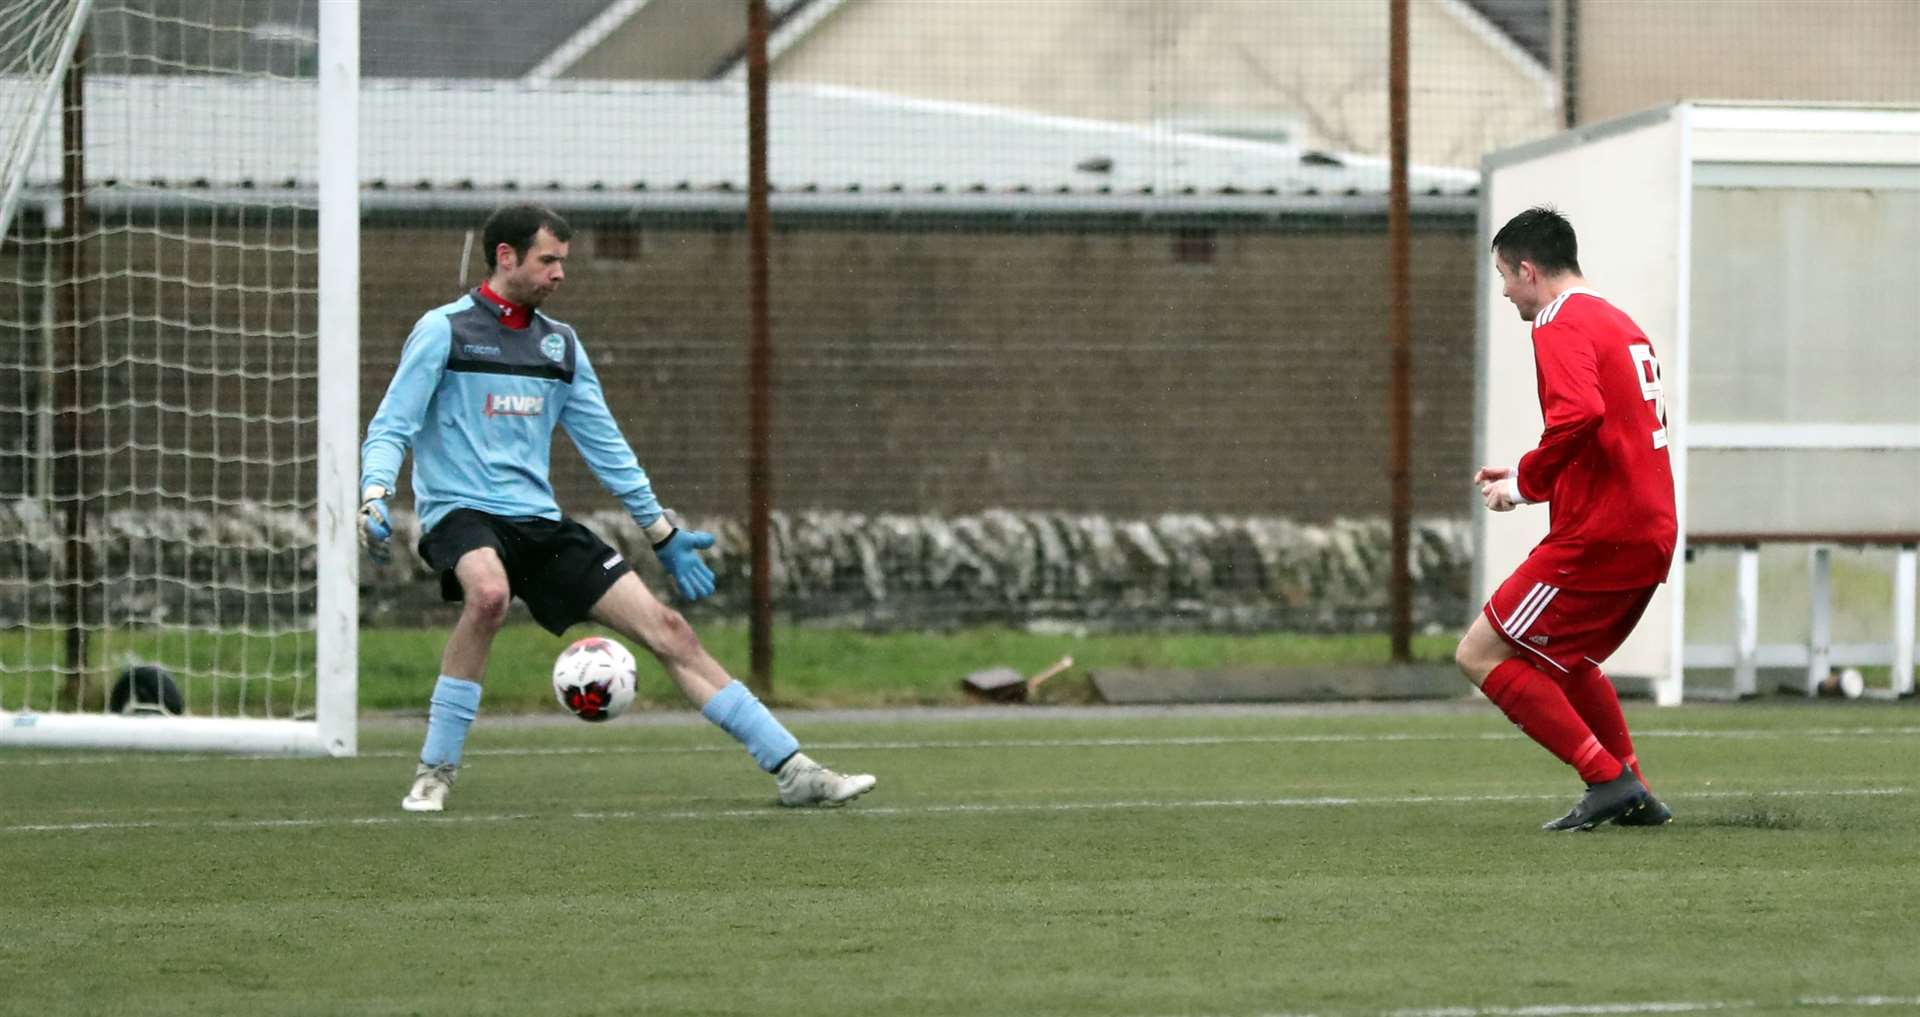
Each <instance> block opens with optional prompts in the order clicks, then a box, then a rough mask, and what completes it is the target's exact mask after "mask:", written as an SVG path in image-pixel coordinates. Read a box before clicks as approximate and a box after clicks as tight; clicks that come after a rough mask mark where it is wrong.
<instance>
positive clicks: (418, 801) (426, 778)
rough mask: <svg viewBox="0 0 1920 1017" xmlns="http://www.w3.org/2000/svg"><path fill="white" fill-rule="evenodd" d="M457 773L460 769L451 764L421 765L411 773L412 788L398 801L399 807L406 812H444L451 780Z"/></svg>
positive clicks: (450, 788) (451, 788)
mask: <svg viewBox="0 0 1920 1017" xmlns="http://www.w3.org/2000/svg"><path fill="white" fill-rule="evenodd" d="M459 772H460V768H459V767H458V766H456V765H454V764H453V763H441V764H440V765H438V766H428V765H427V764H425V763H421V764H420V765H419V766H418V767H417V768H415V769H414V771H413V787H412V788H411V789H409V790H408V791H407V796H406V797H405V798H402V799H400V807H401V808H403V809H405V810H407V811H408V812H444V811H446V808H447V792H448V791H451V790H453V778H454V776H455V775H457V774H458V773H459Z"/></svg>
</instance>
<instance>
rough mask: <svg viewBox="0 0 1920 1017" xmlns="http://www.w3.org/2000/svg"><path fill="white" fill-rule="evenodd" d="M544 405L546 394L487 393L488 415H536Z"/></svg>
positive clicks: (545, 404) (545, 403)
mask: <svg viewBox="0 0 1920 1017" xmlns="http://www.w3.org/2000/svg"><path fill="white" fill-rule="evenodd" d="M546 406H547V397H546V396H537V395H500V394H498V393H493V392H489V393H488V394H487V416H489V417H537V416H539V415H540V411H542V410H544V409H546Z"/></svg>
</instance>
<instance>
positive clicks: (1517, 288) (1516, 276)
mask: <svg viewBox="0 0 1920 1017" xmlns="http://www.w3.org/2000/svg"><path fill="white" fill-rule="evenodd" d="M1493 267H1494V268H1495V269H1497V270H1498V271H1499V273H1500V284H1501V285H1500V295H1501V296H1503V297H1506V298H1507V299H1508V300H1510V301H1512V302H1513V307H1514V310H1517V311H1519V312H1520V320H1521V321H1532V320H1533V316H1534V315H1536V314H1539V313H1540V296H1539V290H1540V271H1539V269H1536V268H1534V267H1533V263H1532V262H1530V261H1523V262H1521V263H1520V264H1519V265H1518V266H1514V265H1509V264H1507V259H1505V258H1503V257H1501V256H1500V255H1498V254H1496V255H1494V256H1493Z"/></svg>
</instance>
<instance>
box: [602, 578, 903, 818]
mask: <svg viewBox="0 0 1920 1017" xmlns="http://www.w3.org/2000/svg"><path fill="white" fill-rule="evenodd" d="M593 620H594V621H597V622H599V623H600V624H602V625H605V626H607V627H608V628H611V629H613V630H614V631H616V632H618V633H620V634H621V635H623V636H626V637H627V638H628V639H631V640H633V641H634V642H637V643H639V644H640V645H642V646H644V647H646V648H647V651H648V652H649V653H652V654H653V655H654V657H655V658H657V659H658V660H659V661H660V666H661V667H662V668H664V669H665V670H666V672H667V677H668V678H670V679H672V680H673V683H674V684H675V685H677V686H679V688H680V691H681V692H682V693H683V694H684V695H685V696H686V697H687V698H688V699H689V700H691V701H692V702H693V704H694V705H695V706H697V707H699V708H700V713H701V714H702V715H703V716H705V717H706V718H707V719H708V720H710V721H712V722H713V723H714V724H715V725H716V726H718V727H719V728H720V729H721V730H723V731H725V732H727V733H728V734H730V735H732V736H733V737H734V739H735V740H737V741H738V742H740V744H742V745H744V746H746V749H747V752H748V753H749V754H751V755H752V756H753V761H754V762H755V763H758V764H759V765H760V768H761V769H763V770H765V771H767V772H768V773H771V774H773V776H774V780H775V781H776V782H777V784H778V785H779V789H780V804H782V805H840V804H843V803H845V802H849V801H852V800H853V799H855V798H858V797H860V796H861V795H863V794H866V793H867V792H868V791H871V790H873V786H874V784H875V783H876V781H875V780H874V778H873V776H872V775H870V774H864V773H856V774H840V773H835V772H834V771H832V770H829V769H827V768H826V767H824V766H821V765H820V764H819V763H816V762H814V761H813V760H812V759H810V758H808V756H807V754H806V753H804V752H801V751H800V743H799V741H798V740H797V739H795V738H794V737H793V735H792V734H790V733H788V731H787V729H786V728H785V727H784V726H782V725H781V723H780V722H779V721H778V720H776V719H774V716H773V714H772V713H771V712H769V711H768V710H767V708H766V706H765V705H764V704H762V703H761V702H760V700H759V699H758V698H756V697H755V696H754V694H753V693H752V692H751V691H749V690H748V688H747V686H746V684H745V683H743V682H738V681H735V680H734V679H733V676H732V675H729V674H728V673H727V671H726V668H724V667H722V666H721V665H720V662H719V661H717V660H714V659H713V655H712V654H710V653H708V652H707V649H706V647H705V646H702V645H701V644H700V637H699V636H697V635H695V634H694V631H693V626H691V625H688V624H687V620H686V619H685V618H683V617H681V615H680V612H678V611H675V610H674V609H673V608H671V607H668V606H667V605H665V604H663V603H661V602H660V598H658V597H655V596H654V595H653V591H652V590H649V589H647V585H646V584H645V583H643V582H641V581H640V578H639V577H638V576H635V575H634V574H632V573H630V572H629V573H627V574H626V575H623V576H621V577H620V578H619V579H618V580H616V581H615V582H614V584H613V586H612V587H610V588H609V589H608V590H607V592H606V593H605V594H603V595H602V596H601V598H600V600H599V602H598V603H596V604H594V606H593Z"/></svg>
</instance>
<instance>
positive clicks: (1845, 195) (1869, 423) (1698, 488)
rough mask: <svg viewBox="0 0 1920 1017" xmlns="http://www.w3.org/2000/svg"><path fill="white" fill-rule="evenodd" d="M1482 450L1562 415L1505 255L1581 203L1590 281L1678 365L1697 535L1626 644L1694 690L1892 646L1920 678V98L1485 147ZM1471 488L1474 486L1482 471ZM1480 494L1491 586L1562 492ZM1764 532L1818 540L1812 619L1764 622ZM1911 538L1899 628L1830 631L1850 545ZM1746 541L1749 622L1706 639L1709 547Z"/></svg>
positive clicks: (1686, 536) (1533, 433)
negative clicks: (1705, 556) (1849, 639)
mask: <svg viewBox="0 0 1920 1017" xmlns="http://www.w3.org/2000/svg"><path fill="white" fill-rule="evenodd" d="M1482 169H1483V171H1484V176H1485V183H1484V187H1483V190H1482V193H1481V206H1480V227H1481V228H1480V237H1481V246H1480V251H1481V253H1482V254H1483V256H1484V257H1483V268H1482V272H1481V285H1480V295H1479V323H1480V325H1479V331H1480V348H1479V365H1478V366H1479V370H1478V379H1479V392H1478V393H1477V394H1476V404H1477V406H1478V414H1477V420H1476V451H1477V452H1478V453H1479V455H1478V460H1479V461H1480V462H1485V463H1492V464H1510V463H1513V462H1515V461H1517V460H1518V458H1519V457H1520V455H1521V454H1522V453H1523V452H1525V451H1526V450H1527V449H1529V448H1531V447H1532V445H1533V443H1534V442H1535V441H1536V440H1537V439H1538V437H1539V435H1540V431H1541V418H1540V412H1539V405H1538V399H1537V388H1536V378H1535V374H1534V364H1533V351H1532V345H1531V342H1530V339H1529V328H1530V326H1529V325H1528V323H1526V322H1523V321H1521V320H1519V318H1518V316H1517V315H1516V314H1515V313H1514V310H1513V308H1512V306H1511V305H1510V304H1509V303H1507V301H1506V300H1505V299H1503V298H1502V297H1501V294H1500V289H1501V286H1500V280H1499V276H1498V274H1497V273H1496V272H1494V270H1493V268H1492V262H1491V255H1490V254H1488V253H1487V251H1488V245H1489V244H1490V243H1491V242H1492V236H1493V234H1494V233H1495V232H1496V231H1497V230H1498V229H1499V228H1500V226H1501V225H1502V224H1504V223H1505V222H1506V221H1507V220H1508V219H1509V218H1511V217H1512V216H1513V215H1515V214H1516V213H1518V212H1520V211H1522V210H1524V209H1526V208H1528V207H1530V206H1534V205H1541V204H1550V205H1553V206H1555V207H1557V208H1559V209H1560V210H1561V211H1562V212H1564V213H1565V214H1566V215H1567V217H1568V218H1569V219H1570V220H1571V221H1572V223H1573V225H1574V229H1575V230H1576V231H1577V233H1578V235H1579V240H1580V262H1581V267H1582V269H1583V270H1584V272H1585V275H1586V277H1587V279H1588V280H1589V283H1590V285H1592V287H1593V288H1594V289H1595V290H1596V291H1597V292H1599V293H1600V294H1601V295H1602V296H1604V297H1606V298H1607V299H1608V300H1610V301H1611V302H1613V303H1614V304H1615V305H1617V306H1618V307H1620V308H1621V309H1622V310H1624V311H1626V312H1627V314H1629V315H1630V316H1631V317H1632V318H1633V319H1634V320H1635V321H1636V322H1638V323H1639V324H1640V327H1641V328H1642V329H1644V330H1645V331H1646V333H1647V336H1648V337H1649V338H1650V339H1651V340H1652V341H1653V345H1654V349H1655V351H1656V353H1657V355H1658V357H1659V360H1660V363H1661V365H1662V368H1663V377H1664V390H1665V391H1664V398H1665V403H1666V405H1665V409H1666V414H1667V423H1668V429H1667V430H1668V435H1669V439H1670V444H1669V447H1670V448H1671V450H1672V456H1673V468H1674V480H1675V485H1676V492H1675V494H1676V500H1677V505H1678V509H1679V516H1680V531H1681V536H1682V546H1681V551H1680V553H1679V554H1677V555H1676V561H1675V565H1674V569H1673V572H1672V574H1671V575H1670V576H1669V578H1668V581H1667V584H1666V586H1664V587H1663V588H1662V589H1661V590H1660V592H1659V593H1658V594H1657V595H1656V596H1655V597H1654V600H1653V603H1652V606H1651V607H1649V608H1648V611H1647V614H1646V617H1645V619H1644V620H1643V621H1642V622H1641V624H1640V627H1639V629H1638V631H1636V632H1635V634H1634V636H1633V637H1632V638H1631V639H1630V640H1628V642H1627V644H1626V645H1625V646H1623V647H1622V648H1621V649H1620V651H1619V652H1618V653H1617V654H1616V655H1615V656H1614V657H1613V659H1612V660H1610V661H1609V662H1608V663H1607V670H1608V672H1609V673H1610V674H1614V675H1616V676H1629V677H1636V678H1644V679H1647V680H1650V681H1651V682H1652V684H1653V689H1654V694H1655V698H1656V699H1657V700H1658V701H1659V702H1660V703H1662V704H1674V703H1678V702H1680V701H1681V699H1682V695H1683V689H1684V672H1685V668H1686V667H1689V666H1691V667H1731V668H1733V669H1734V676H1735V677H1734V692H1735V693H1736V694H1741V695H1750V694H1752V693H1753V692H1754V691H1755V687H1754V686H1755V678H1754V674H1755V669H1756V667H1762V666H1764V667H1797V666H1800V665H1802V664H1804V665H1805V666H1806V668H1807V691H1808V692H1809V694H1812V692H1813V691H1814V688H1815V686H1816V685H1817V683H1818V682H1819V681H1820V680H1821V679H1822V678H1824V677H1826V675H1827V673H1828V668H1829V667H1830V666H1836V665H1861V666H1888V667H1890V668H1891V673H1892V679H1891V682H1892V690H1893V692H1894V693H1895V694H1910V693H1911V692H1912V691H1913V666H1914V664H1913V660H1914V611H1915V608H1914V585H1915V577H1914V573H1915V545H1916V544H1920V311H1916V310H1915V308H1914V304H1913V301H1912V300H1911V297H1912V295H1913V293H1914V292H1915V290H1916V289H1920V109H1908V108H1887V107H1831V106H1822V107H1814V106H1761V105H1740V104H1730V103H1682V104H1678V105H1673V106H1666V107H1662V108H1659V109H1653V110H1648V111H1645V112H1642V113H1637V114H1633V115H1631V116H1626V117H1622V118H1620V119H1617V120H1611V121H1607V122H1605V123H1599V124H1593V125H1589V126H1585V127H1581V128H1578V129H1575V130H1571V131H1568V132H1565V133H1563V134H1560V135H1557V136H1555V137H1552V138H1548V139H1544V140H1541V141H1539V142H1535V143H1532V144H1527V145H1522V146H1518V147H1515V148H1510V149H1506V150H1503V151H1500V152H1496V153H1494V154H1492V155H1490V156H1488V157H1487V158H1486V160H1485V161H1484V163H1483V164H1482ZM1463 486H1464V484H1463ZM1474 511H1475V512H1476V514H1477V517H1478V519H1479V522H1478V526H1477V536H1478V547H1479V551H1480V554H1479V558H1478V564H1477V566H1476V571H1475V576H1474V586H1475V591H1476V594H1477V596H1478V597H1479V598H1481V599H1484V598H1485V597H1486V596H1487V595H1489V594H1490V593H1491V592H1492V591H1493V589H1494V588H1495V587H1496V586H1497V585H1498V584H1499V582H1500V581H1501V580H1502V579H1503V578H1504V577H1505V576H1506V575H1507V574H1508V573H1509V572H1510V571H1511V569H1512V568H1513V567H1514V566H1515V565H1517V564H1518V563H1519V562H1520V561H1521V560H1522V559H1524V558H1525V556H1526V554H1527V552H1528V550H1530V549H1531V548H1532V546H1533V545H1534V543H1535V542H1537V541H1538V540H1539V539H1540V537H1541V536H1543V535H1544V534H1545V533H1546V529H1547V521H1548V517H1547V511H1546V510H1545V509H1544V508H1533V509H1524V508H1523V509H1521V510H1519V511H1516V512H1513V513H1510V514H1504V515H1499V516H1491V515H1490V514H1489V513H1486V512H1485V511H1483V510H1481V509H1480V507H1479V505H1478V502H1477V500H1476V501H1475V503H1474ZM1762 544H1805V545H1807V546H1808V547H1809V548H1811V551H1810V553H1809V555H1808V563H1809V587H1810V590H1811V594H1810V605H1811V606H1810V610H1811V614H1812V618H1811V619H1810V623H1809V626H1808V631H1809V632H1810V635H1809V637H1808V638H1807V639H1806V640H1805V642H1804V644H1786V645H1762V644H1761V643H1760V642H1759V633H1758V631H1757V630H1758V625H1757V622H1756V619H1757V618H1758V610H1759V590H1758V575H1759V571H1758V566H1757V561H1758V554H1759V548H1760V546H1761V545H1762ZM1853 546H1858V547H1879V548H1892V549H1894V550H1893V558H1892V562H1893V573H1894V575H1893V581H1892V584H1891V591H1892V598H1891V599H1892V605H1891V607H1892V610H1891V615H1892V624H1891V627H1890V628H1891V631H1890V633H1889V635H1888V638H1887V639H1886V640H1885V641H1883V642H1882V641H1876V642H1871V643H1858V644H1849V645H1832V644H1831V640H1830V638H1829V631H1830V629H1829V625H1828V618H1829V604H1828V599H1829V591H1830V588H1831V583H1830V568H1831V554H1832V550H1833V549H1834V548H1837V547H1853ZM1706 548H1722V549H1732V550H1734V551H1735V552H1736V553H1737V554H1738V555H1739V556H1740V560H1739V563H1738V573H1737V574H1738V579H1737V581H1736V583H1735V591H1734V597H1733V600H1734V603H1733V604H1731V605H1728V606H1729V607H1730V608H1731V610H1732V611H1733V612H1734V616H1735V623H1734V626H1733V631H1734V633H1735V634H1734V637H1733V638H1732V639H1731V640H1728V641H1727V642H1724V643H1721V644H1718V645H1715V644H1707V643H1702V642H1699V641H1698V640H1694V641H1690V640H1689V639H1688V637H1687V631H1688V628H1687V624H1686V618H1685V605H1686V601H1687V597H1686V583H1687V567H1686V565H1685V564H1684V563H1685V562H1686V561H1687V560H1688V558H1689V555H1688V554H1687V553H1686V552H1687V551H1688V550H1689V549H1693V550H1695V551H1699V550H1703V549H1706Z"/></svg>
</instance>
